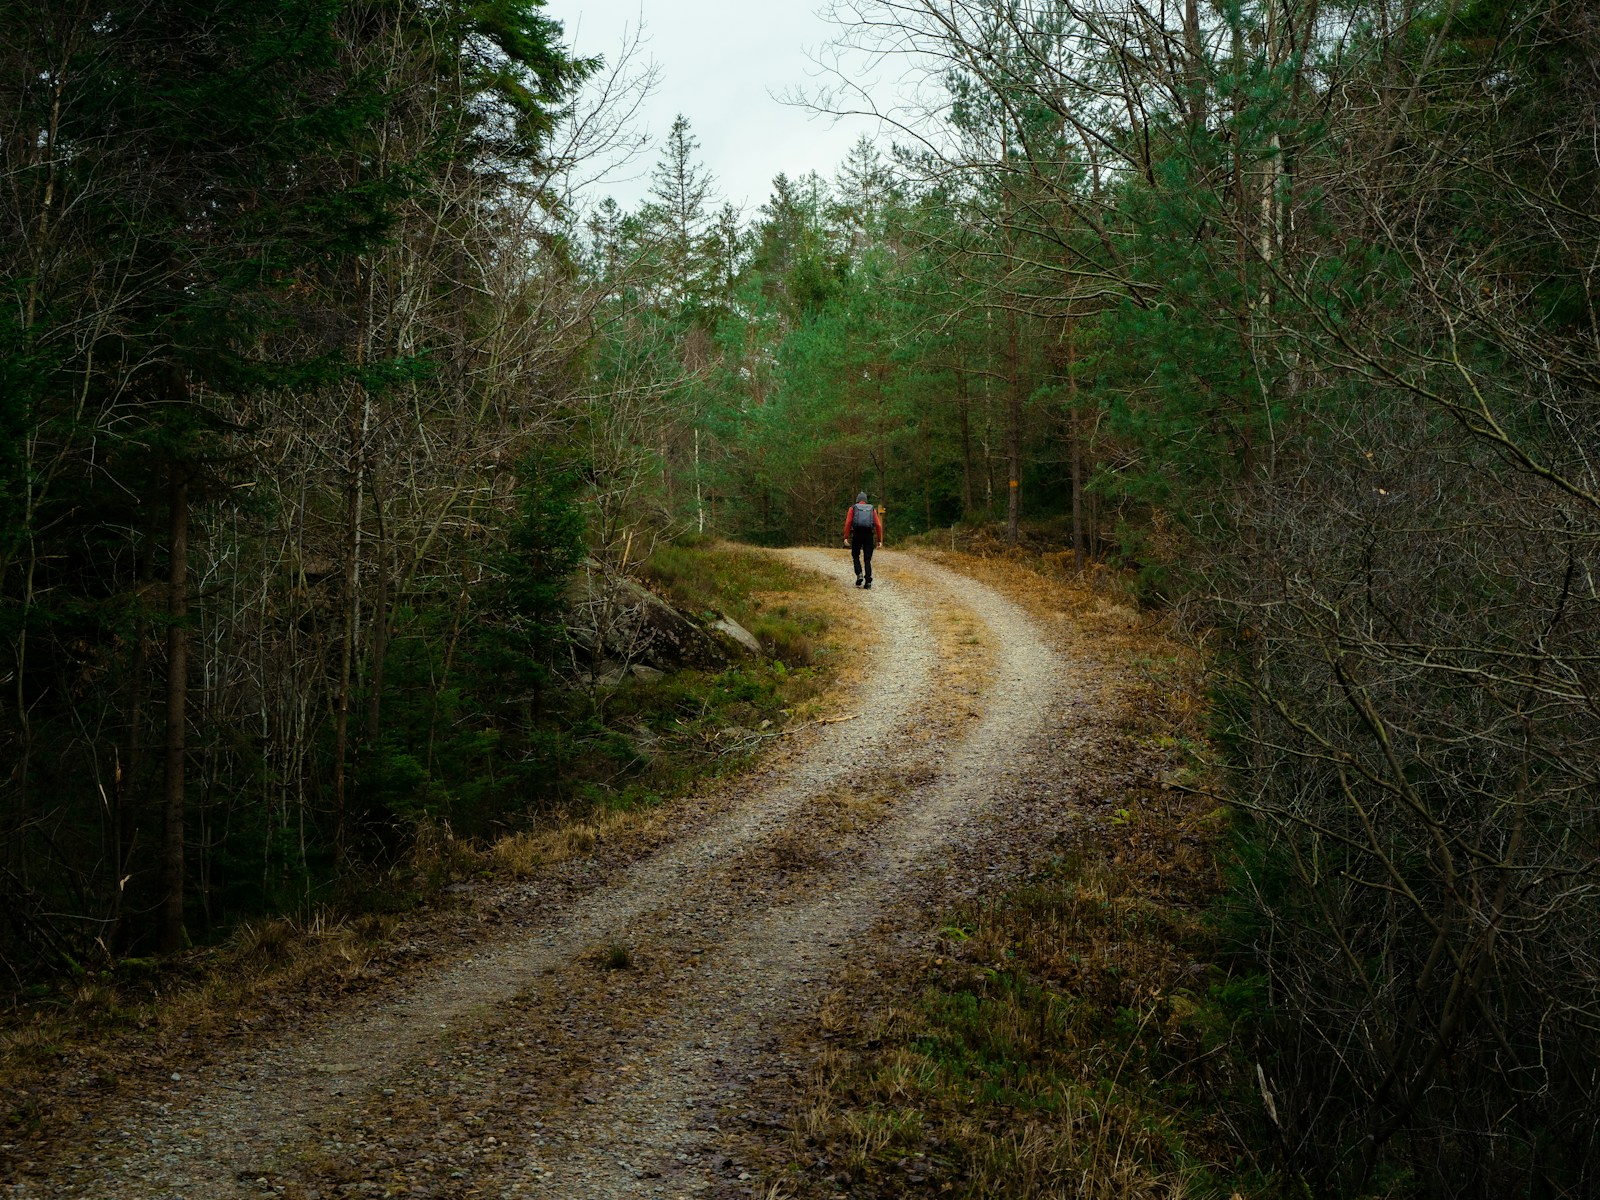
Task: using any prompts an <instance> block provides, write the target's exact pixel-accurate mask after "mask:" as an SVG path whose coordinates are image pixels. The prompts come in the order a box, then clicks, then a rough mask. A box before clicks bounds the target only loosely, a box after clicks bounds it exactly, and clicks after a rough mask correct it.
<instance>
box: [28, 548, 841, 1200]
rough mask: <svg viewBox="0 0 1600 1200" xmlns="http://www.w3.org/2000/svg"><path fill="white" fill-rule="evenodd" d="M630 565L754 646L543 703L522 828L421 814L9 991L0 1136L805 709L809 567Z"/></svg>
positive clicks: (347, 977) (554, 851)
mask: <svg viewBox="0 0 1600 1200" xmlns="http://www.w3.org/2000/svg"><path fill="white" fill-rule="evenodd" d="M646 573H647V576H648V578H650V579H651V580H652V581H653V582H654V583H655V584H656V585H657V586H658V587H659V588H661V589H662V590H664V591H666V592H668V593H669V594H670V595H671V596H672V597H673V598H674V600H675V601H676V602H677V603H678V604H679V605H680V606H682V607H684V608H686V609H688V610H689V611H692V612H695V613H697V614H701V615H704V614H708V613H715V614H719V615H720V614H727V615H729V616H732V617H733V618H734V619H735V620H737V621H738V622H739V623H740V624H742V625H744V626H745V627H746V628H747V629H749V630H750V631H751V632H752V633H753V634H754V635H755V636H756V637H758V638H759V639H760V640H761V641H762V644H763V647H764V648H765V650H766V652H767V653H766V654H765V655H764V656H763V657H761V658H760V659H755V658H750V659H744V660H742V661H737V662H735V663H734V664H733V665H731V666H730V667H729V668H728V669H726V670H724V671H720V672H701V671H688V670H685V671H679V672H674V673H671V674H667V675H664V676H662V677H660V678H649V679H636V678H633V677H631V676H630V677H627V678H625V679H624V680H623V681H622V682H621V683H620V684H618V685H617V686H614V687H609V688H603V689H592V688H591V689H583V688H575V689H572V690H570V691H568V692H565V693H563V694H560V695H558V696H555V697H552V698H551V701H552V702H551V708H550V727H551V728H550V734H549V737H548V740H547V742H546V744H545V747H544V750H545V752H546V754H547V755H548V758H549V763H550V767H551V770H552V772H553V778H552V780H551V783H550V786H549V788H548V789H547V790H546V791H545V792H544V793H543V795H542V796H541V797H540V798H539V800H538V803H537V804H534V803H532V802H531V801H530V805H529V809H528V812H527V813H526V814H525V816H524V820H523V821H522V822H521V824H520V825H513V826H512V827H510V828H507V827H505V826H504V825H502V826H501V827H500V828H499V831H498V833H495V832H493V831H486V832H485V833H483V834H482V835H480V836H475V837H470V836H465V835H464V834H463V833H462V832H460V831H458V830H453V829H452V827H451V825H450V823H449V822H448V821H447V820H443V819H439V818H437V817H434V816H432V815H430V814H424V815H423V816H421V817H419V818H418V819H417V820H416V822H415V823H414V824H413V826H412V827H411V829H410V831H409V833H408V836H407V837H406V838H405V841H404V847H403V849H402V850H400V851H399V852H398V853H396V854H395V855H393V856H392V858H391V859H390V861H389V862H388V863H387V864H386V865H384V866H381V867H369V868H366V869H364V870H361V871H354V870H351V871H348V872H346V873H345V874H344V875H343V876H342V877H341V878H340V879H339V880H338V881H337V883H336V884H335V885H333V886H330V887H328V888H325V889H322V890H320V891H317V892H315V893H311V894H306V895H303V896H302V898H301V902H300V904H299V905H298V908H297V911H292V912H289V913H286V914H285V915H281V916H272V917H261V918H257V919H252V920H249V921H247V922H244V923H242V924H239V925H237V926H235V927H234V928H233V929H232V931H231V932H229V933H228V934H226V935H225V936H224V937H222V938H220V939H219V940H217V941H216V942H214V943H213V944H211V945H207V946H200V947H196V948H194V949H191V950H190V951H188V952H186V953H184V954H182V955H179V956H175V957H170V958H167V959H163V960H157V959H154V958H128V959H122V960H119V961H108V962H107V963H106V964H104V965H103V967H102V968H99V969H80V970H78V971H77V972H76V973H75V974H74V975H73V977H71V978H66V979H61V980H57V981H55V982H53V983H50V984H48V985H45V984H40V985H38V986H36V987H35V988H33V990H32V992H31V994H30V995H17V996H16V997H14V999H13V1003H12V1006H11V1008H10V1009H9V1011H6V1012H4V1013H3V1014H0V1141H4V1142H15V1141H17V1140H18V1139H22V1140H24V1141H32V1140H37V1139H39V1138H43V1137H47V1136H48V1135H49V1132H50V1131H51V1130H52V1129H54V1128H58V1127H60V1125H61V1123H62V1122H63V1121H70V1120H72V1119H73V1118H74V1114H75V1113H76V1111H77V1108H78V1104H79V1103H80V1101H79V1100H74V1099H72V1096H74V1095H77V1096H80V1097H81V1096H85V1095H89V1094H92V1093H93V1092H94V1091H97V1090H103V1089H110V1088H116V1087H119V1086H122V1084H123V1081H124V1079H125V1078H126V1077H128V1076H130V1074H131V1075H137V1073H138V1072H139V1071H141V1070H149V1069H161V1068H162V1064H163V1063H169V1064H170V1063H171V1062H176V1061H178V1059H179V1058H181V1056H182V1053H183V1051H184V1049H185V1047H186V1046H190V1047H192V1046H194V1045H196V1044H197V1043H198V1042H199V1041H202V1040H203V1039H204V1038H206V1037H208V1036H213V1035H225V1034H228V1033H244V1032H248V1031H250V1030H251V1029H252V1028H254V1027H256V1026H258V1025H260V1024H262V1023H263V1022H271V1021H273V1020H275V1019H277V1018H278V1017H279V1016H281V1015H283V1014H286V1013H293V1012H297V1011H303V1010H305V1009H306V1008H308V1007H310V1008H314V1007H316V1006H317V1004H318V1003H319V1002H321V1001H322V1000H325V999H328V998H330V997H332V996H334V995H337V994H339V993H341V992H345V991H349V990H353V989H358V988H361V987H365V986H370V984H371V982H372V981H373V980H376V979H379V978H382V977H383V976H385V975H387V974H391V973H394V972H396V971H399V970H402V969H405V968H406V967H408V966H409V965H411V964H412V962H413V961H414V959H415V955H416V954H418V953H422V952H421V951H420V950H418V949H417V948H415V947H412V948H410V949H407V948H406V947H405V946H402V947H401V948H400V950H398V951H397V949H396V946H395V943H396V940H397V939H401V938H403V937H404V936H405V935H406V934H407V933H408V932H409V931H411V930H412V929H413V927H414V925H415V924H416V923H417V922H418V921H421V920H426V919H428V913H429V911H434V912H435V915H436V916H438V917H440V919H445V920H449V919H452V918H451V917H450V916H449V913H450V911H451V909H452V906H455V907H464V906H465V905H467V904H469V903H470V901H467V900H459V901H458V900H457V898H456V897H455V896H454V894H453V893H454V891H455V889H454V888H453V887H452V885H454V884H457V883H458V882H460V881H462V880H464V879H473V880H491V879H494V878H506V877H516V876H523V875H528V874H533V873H537V872H538V871H540V870H542V869H545V868H547V867H548V866H550V865H552V864H555V863H559V862H562V861H564V860H566V859H569V858H572V857H574V856H578V855H583V854H588V853H591V852H593V851H595V850H596V849H597V848H599V847H601V846H602V845H604V844H606V843H608V842H611V841H613V840H616V839H619V838H622V837H625V836H628V835H629V834H630V833H631V832H632V831H633V830H634V829H635V828H636V827H638V826H639V825H641V824H642V823H644V822H647V821H648V820H650V819H651V817H652V814H653V810H655V809H656V808H657V806H658V805H659V803H660V802H661V801H662V800H664V799H668V798H672V797H675V796H679V795H682V794H684V793H685V792H687V791H689V790H691V789H692V788H694V787H695V786H696V785H697V784H699V783H700V782H702V781H703V780H706V779H708V778H710V777H712V776H715V775H717V774H720V773H722V772H724V771H726V770H728V769H730V768H732V767H735V766H738V765H742V764H743V763H745V762H747V761H749V759H750V757H751V756H752V755H754V754H757V753H759V752H760V751H761V750H762V749H763V748H764V747H766V746H767V745H770V744H771V743H772V742H773V741H775V740H776V739H777V738H778V737H779V736H780V735H781V734H782V732H783V731H784V729H785V728H787V727H790V726H792V725H794V724H797V723H803V722H804V721H806V720H808V719H810V718H811V717H812V715H813V714H814V710H815V708H816V705H817V702H818V698H819V697H820V696H821V695H822V694H823V692H824V691H825V690H826V688H827V687H828V685H829V684H830V682H831V681H832V679H833V677H834V673H835V667H834V664H835V661H836V656H835V655H834V654H833V651H832V646H831V644H830V642H829V624H830V623H829V618H828V615H827V611H826V608H825V606H824V605H821V604H819V603H817V602H816V596H817V592H816V586H817V585H816V584H815V583H814V582H813V581H812V580H811V579H810V578H809V577H808V576H806V575H805V574H804V573H802V572H799V571H796V570H794V569H792V568H790V567H789V566H788V565H787V564H784V563H782V562H780V561H778V560H775V559H773V558H771V557H769V556H765V555H761V554H758V553H753V552H751V551H748V550H745V549H743V548H740V547H734V546H729V545H724V544H716V543H704V544H700V545H693V546H686V547H667V548H665V549H663V550H661V551H659V552H658V553H657V555H656V557H655V558H654V559H653V560H652V561H651V562H650V563H649V564H648V566H647V569H646ZM466 919H468V918H465V917H463V918H462V920H466ZM3 1158H4V1156H0V1167H3ZM3 1175H4V1171H3V1170H0V1176H3Z"/></svg>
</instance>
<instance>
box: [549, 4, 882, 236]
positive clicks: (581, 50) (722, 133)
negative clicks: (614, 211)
mask: <svg viewBox="0 0 1600 1200" xmlns="http://www.w3.org/2000/svg"><path fill="white" fill-rule="evenodd" d="M820 3H821V0H548V3H547V4H546V6H545V9H544V12H545V14H546V15H547V16H550V17H553V18H555V19H556V20H558V21H560V22H562V24H563V26H564V27H565V36H566V41H567V44H568V45H569V46H571V47H572V49H573V51H574V52H575V53H577V54H579V55H591V54H600V55H604V56H605V58H606V60H607V62H608V63H612V62H615V61H616V58H617V55H618V52H619V50H620V48H621V46H622V44H623V39H624V34H625V31H626V30H628V29H630V28H631V29H634V30H637V29H638V28H639V27H640V24H641V19H642V22H643V30H644V39H645V41H644V45H643V46H642V48H641V50H640V57H641V58H642V59H643V60H645V62H646V63H649V62H654V64H655V66H656V68H657V70H658V72H659V83H658V85H657V87H656V89H655V92H654V93H653V94H652V95H651V97H650V98H649V100H648V101H646V103H645V105H644V108H643V109H642V111H641V114H640V119H641V121H642V123H643V132H645V133H647V134H648V135H649V137H650V140H651V145H650V147H649V148H648V149H647V150H646V151H645V153H644V154H642V155H641V156H640V157H639V158H638V159H637V160H636V161H635V162H634V163H633V165H632V166H631V167H629V168H628V169H626V170H625V171H623V172H622V174H621V176H620V177H618V178H615V179H612V180H610V181H608V182H606V183H605V184H603V185H601V186H600V187H599V188H598V189H595V190H594V194H592V195H590V196H589V197H588V198H589V199H590V200H599V199H600V198H601V197H602V196H605V195H611V196H614V197H615V198H616V200H617V202H618V203H619V204H621V205H622V206H623V207H624V208H629V209H631V208H636V207H637V206H638V204H639V203H640V202H641V201H642V200H643V199H644V198H645V196H646V194H647V193H648V191H649V187H650V181H649V175H650V170H651V168H652V167H653V166H654V165H655V162H656V159H657V157H658V155H659V148H660V145H661V142H662V140H663V139H664V138H665V136H666V133H667V131H668V130H669V129H670V128H671V126H672V121H673V118H674V117H676V116H677V115H678V114H679V113H682V114H683V115H684V116H686V117H688V118H689V126H690V130H691V132H692V133H693V134H694V136H695V137H696V138H698V139H699V141H700V151H699V157H700V160H701V162H703V163H704V165H705V166H706V168H707V169H708V170H709V171H710V172H711V174H712V176H713V177H714V186H715V188H716V192H717V197H718V199H719V200H730V201H732V202H733V203H734V204H735V205H738V206H740V207H741V208H743V209H744V212H745V216H746V217H751V216H753V215H754V214H755V210H756V209H757V208H758V207H759V206H760V205H761V204H763V203H764V202H765V201H766V199H767V197H768V196H769V195H770V194H771V183H772V178H773V176H775V175H776V174H778V172H780V171H784V172H787V173H788V174H789V176H790V177H791V178H793V177H795V176H799V175H803V174H805V173H806V172H807V171H812V170H815V171H818V172H820V173H821V174H822V175H823V176H825V177H831V176H832V175H833V173H834V171H835V169H836V168H837V167H838V165H839V164H840V163H841V162H843V161H844V157H845V155H846V153H847V152H848V151H849V149H850V147H851V146H852V145H853V144H854V143H855V141H856V139H857V138H858V137H860V136H861V135H862V134H866V135H868V136H869V137H870V136H873V135H874V134H875V133H876V127H875V125H874V124H873V123H872V122H871V121H869V120H867V119H865V118H849V119H846V120H841V121H838V122H835V121H834V120H833V119H832V118H830V117H825V116H816V115H813V114H812V113H810V112H808V111H806V110H805V109H803V108H797V107H794V106H793V105H789V104H785V103H784V102H783V101H782V100H781V99H780V98H779V97H781V96H782V95H784V94H786V93H789V92H793V91H795V90H810V89H811V88H812V87H813V85H814V84H815V82H816V78H815V76H816V72H817V67H816V65H815V64H814V63H813V62H812V61H811V59H810V58H808V57H807V51H813V52H815V51H816V50H818V49H820V48H821V47H822V46H823V45H824V44H825V43H826V42H828V41H829V39H830V38H832V37H833V35H834V33H835V32H836V31H835V29H834V27H833V26H832V25H830V24H829V23H828V22H827V21H825V20H823V18H822V17H820V16H818V15H817V13H816V9H817V7H818V6H819V4H820ZM629 177H632V178H629Z"/></svg>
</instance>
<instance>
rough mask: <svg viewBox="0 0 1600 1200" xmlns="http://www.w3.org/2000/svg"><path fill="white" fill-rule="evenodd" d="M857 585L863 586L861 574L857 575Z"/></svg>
mask: <svg viewBox="0 0 1600 1200" xmlns="http://www.w3.org/2000/svg"><path fill="white" fill-rule="evenodd" d="M856 586H857V587H860V586H861V576H859V575H857V576H856Z"/></svg>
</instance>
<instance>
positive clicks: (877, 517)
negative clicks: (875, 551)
mask: <svg viewBox="0 0 1600 1200" xmlns="http://www.w3.org/2000/svg"><path fill="white" fill-rule="evenodd" d="M872 523H873V524H874V525H876V526H877V527H878V546H879V547H880V548H881V547H882V546H883V514H882V513H881V512H879V511H878V510H877V509H873V510H872Z"/></svg>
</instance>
